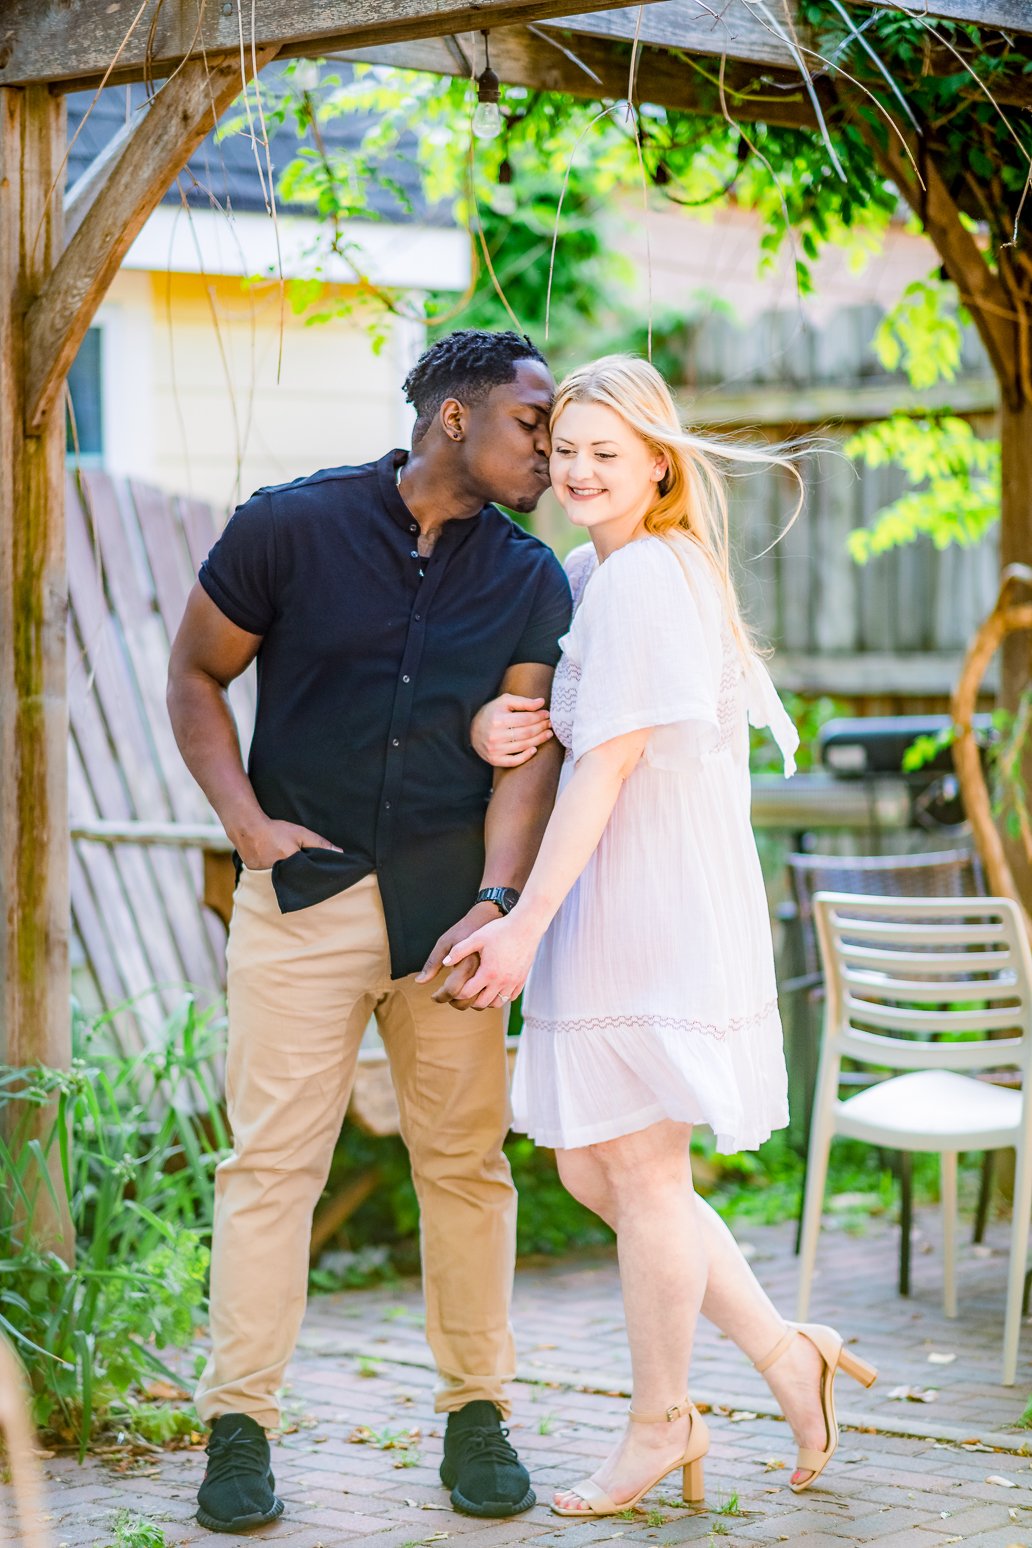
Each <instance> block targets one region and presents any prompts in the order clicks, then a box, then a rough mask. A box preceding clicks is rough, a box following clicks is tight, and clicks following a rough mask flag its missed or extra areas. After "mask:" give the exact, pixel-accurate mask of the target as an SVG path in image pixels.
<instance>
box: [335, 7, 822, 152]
mask: <svg viewBox="0 0 1032 1548" xmlns="http://www.w3.org/2000/svg"><path fill="white" fill-rule="evenodd" d="M451 41H452V40H451V39H448V38H423V39H417V40H415V41H414V42H411V43H389V44H386V45H383V46H381V47H379V48H365V49H349V50H347V52H346V53H342V54H340V55H334V56H333V57H334V58H341V59H344V60H347V61H349V62H353V63H365V64H383V65H392V66H394V67H395V68H396V69H400V70H426V71H429V72H430V73H431V74H433V75H452V76H459V77H462V76H468V75H469V63H468V61H467V60H465V59H463V58H462V57H457V56H456V53H455V52H454V51H453V50H452V49H451V48H449V46H448V45H449V43H450V42H451ZM571 55H572V56H573V57H571ZM629 63H630V48H629V47H628V46H627V45H626V44H623V43H617V42H613V41H612V40H610V39H606V38H593V37H582V36H576V37H574V36H568V35H560V34H558V33H556V34H554V36H552V35H551V29H549V34H547V35H546V33H545V29H544V28H539V27H533V28H529V27H501V28H499V30H498V31H497V32H492V34H491V66H492V69H494V70H495V71H497V73H498V75H499V77H500V78H501V79H502V80H503V81H505V82H506V83H507V84H509V85H511V86H527V87H530V88H531V90H535V91H558V92H565V93H567V94H568V95H569V96H571V97H586V98H589V99H593V98H598V97H608V98H620V97H624V96H626V94H627V83H628V66H629ZM764 73H765V76H766V78H767V80H766V84H765V85H764V86H763V87H761V88H759V89H758V90H757V89H756V87H755V83H756V69H755V67H754V66H752V65H749V64H740V63H739V62H738V61H737V60H728V62H727V64H726V65H725V68H724V91H725V96H726V99H727V103H728V108H729V110H730V112H731V114H732V115H733V116H734V117H735V118H736V119H741V120H742V121H749V120H753V119H757V118H762V119H763V121H764V122H765V123H769V124H777V125H779V126H780V127H783V128H788V129H812V128H813V127H814V125H815V120H814V116H813V108H812V106H811V104H810V101H809V98H808V97H807V95H806V92H805V91H804V89H803V86H802V83H801V82H800V80H799V72H798V70H795V69H793V70H792V71H787V70H773V69H768V70H767V71H765V72H764ZM636 81H637V87H636V91H637V95H638V96H639V97H641V98H644V99H645V100H646V101H649V102H661V103H662V104H663V105H664V106H665V107H669V108H675V109H679V110H680V111H682V112H686V113H692V112H699V111H700V110H701V105H702V99H701V90H700V85H701V82H700V77H699V76H698V74H697V73H696V72H695V71H694V70H693V69H692V67H691V65H690V64H687V63H686V62H685V60H684V59H683V58H682V57H681V56H680V55H674V54H672V53H670V52H669V51H668V50H664V49H659V48H651V47H648V48H643V49H642V50H641V54H640V58H639V61H638V68H637V71H636ZM750 88H753V94H752V95H749V90H750ZM743 93H745V95H742V94H743ZM711 95H712V96H713V98H714V102H713V111H714V112H717V111H719V108H718V106H717V102H716V93H715V92H711Z"/></svg>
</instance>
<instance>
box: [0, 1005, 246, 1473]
mask: <svg viewBox="0 0 1032 1548" xmlns="http://www.w3.org/2000/svg"><path fill="white" fill-rule="evenodd" d="M220 1033H221V1027H220V1025H219V1023H218V1021H217V1019H216V1017H215V1015H214V1013H212V1012H209V1013H207V1014H205V1015H201V1014H200V1013H199V1012H198V1010H197V1007H196V1004H195V1002H194V1001H193V1000H192V999H186V1000H184V1002H183V1005H182V1006H181V1007H180V1009H179V1011H177V1013H176V1014H175V1015H174V1016H173V1017H171V1018H170V1020H169V1021H168V1022H167V1023H166V1025H165V1026H164V1027H163V1029H162V1031H161V1034H160V1036H159V1037H158V1039H157V1041H156V1043H155V1044H154V1045H153V1046H151V1047H149V1048H147V1049H145V1050H144V1051H142V1052H139V1053H125V1052H123V1051H122V1050H121V1049H120V1048H119V1047H118V1045H117V1041H116V1039H115V1036H114V1032H113V1022H112V1021H111V1020H110V1019H109V1018H101V1019H99V1020H98V1021H96V1022H93V1023H88V1022H86V1021H85V1020H84V1019H83V1018H82V1017H81V1016H76V1017H75V1019H74V1043H73V1046H74V1058H73V1063H72V1069H71V1071H70V1072H60V1071H54V1070H46V1069H41V1068H33V1069H9V1070H7V1071H6V1072H5V1073H4V1074H3V1076H2V1078H0V1121H2V1122H0V1132H2V1134H3V1136H4V1138H2V1139H0V1166H2V1168H3V1170H4V1173H5V1175H6V1177H7V1180H8V1182H9V1187H8V1188H7V1189H6V1190H5V1191H4V1194H3V1196H2V1198H0V1326H3V1327H4V1328H5V1329H6V1331H7V1332H8V1333H9V1334H10V1335H11V1337H12V1338H13V1339H14V1340H15V1343H16V1346H17V1348H18V1351H19V1353H20V1355H21V1358H22V1361H23V1363H24V1365H25V1369H26V1373H27V1376H28V1380H29V1385H30V1390H31V1394H32V1407H33V1418H34V1420H35V1422H36V1424H37V1425H38V1426H39V1427H40V1429H42V1430H43V1431H44V1432H45V1433H48V1434H50V1435H52V1436H54V1437H56V1438H58V1439H60V1440H64V1441H69V1440H74V1441H76V1442H77V1443H78V1446H79V1453H80V1456H81V1455H82V1454H83V1453H84V1452H85V1450H86V1447H87V1445H88V1444H89V1441H90V1439H91V1436H93V1435H94V1433H95V1432H96V1430H97V1428H98V1427H103V1426H104V1424H105V1423H106V1422H107V1421H108V1418H109V1416H110V1415H112V1414H114V1413H117V1415H118V1422H119V1423H120V1424H123V1425H124V1424H125V1422H126V1415H127V1414H128V1415H129V1418H130V1419H131V1418H132V1415H133V1413H134V1412H136V1410H134V1409H133V1407H132V1405H131V1404H129V1405H128V1406H127V1402H126V1399H127V1395H128V1394H130V1393H131V1392H133V1391H134V1389H136V1390H138V1389H141V1388H142V1387H143V1385H144V1383H146V1381H147V1380H148V1379H152V1378H153V1377H154V1376H155V1375H161V1376H163V1377H164V1378H165V1379H166V1380H168V1379H171V1380H173V1381H175V1380H176V1378H175V1376H174V1375H173V1373H172V1372H170V1371H169V1370H168V1369H167V1367H166V1366H165V1364H164V1362H163V1361H162V1359H161V1357H160V1354H159V1351H160V1350H163V1349H166V1348H183V1347H186V1346H187V1345H189V1344H190V1343H191V1342H192V1340H193V1337H194V1333H195V1329H196V1327H197V1324H198V1322H199V1321H200V1319H201V1316H202V1312H203V1307H204V1291H205V1278H206V1274H207V1267H208V1257H209V1251H208V1244H207V1243H208V1237H209V1233H210V1229H211V1209H212V1192H213V1189H212V1173H213V1171H214V1167H215V1165H216V1163H217V1161H218V1159H219V1157H220V1155H221V1154H222V1153H223V1150H224V1147H225V1144H226V1139H227V1136H226V1134H225V1130H224V1126H223V1124H222V1121H221V1118H220V1109H219V1104H218V1101H217V1097H216V1092H217V1085H216V1083H215V1081H214V1078H213V1061H214V1057H215V1055H216V1052H217V1050H218V1048H219V1047H220V1043H221V1036H220ZM41 1113H42V1114H46V1115H48V1118H49V1127H48V1128H46V1129H45V1132H44V1134H43V1136H42V1138H39V1137H36V1138H33V1137H32V1136H33V1133H34V1132H35V1131H36V1130H37V1129H38V1126H39V1117H40V1114H41ZM55 1155H59V1157H60V1173H61V1177H62V1179H63V1183H64V1187H65V1188H66V1190H67V1196H68V1200H69V1203H70V1208H71V1217H72V1223H73V1226H74V1230H75V1237H76V1245H75V1258H74V1262H73V1263H72V1264H67V1263H65V1262H64V1261H63V1259H62V1258H60V1257H59V1256H58V1255H57V1254H56V1253H54V1252H49V1251H45V1250H42V1249H41V1247H40V1246H39V1245H38V1244H37V1243H36V1242H35V1241H34V1240H33V1236H32V1216H33V1206H34V1202H35V1201H37V1200H38V1199H39V1197H40V1190H42V1189H48V1190H49V1191H50V1192H51V1193H53V1184H52V1182H51V1179H50V1175H49V1172H48V1165H47V1163H48V1161H49V1162H52V1160H53V1158H54V1156H55ZM139 1412H141V1413H142V1409H141V1410H139ZM142 1423H143V1420H142V1419H141V1424H142Z"/></svg>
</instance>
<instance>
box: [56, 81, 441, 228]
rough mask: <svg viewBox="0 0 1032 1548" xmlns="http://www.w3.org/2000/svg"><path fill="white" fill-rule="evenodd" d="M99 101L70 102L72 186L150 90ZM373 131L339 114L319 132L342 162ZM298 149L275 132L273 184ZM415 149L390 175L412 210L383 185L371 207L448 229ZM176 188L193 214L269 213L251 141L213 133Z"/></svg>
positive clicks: (282, 206)
mask: <svg viewBox="0 0 1032 1548" xmlns="http://www.w3.org/2000/svg"><path fill="white" fill-rule="evenodd" d="M277 68H282V67H277V66H272V67H270V70H267V71H266V72H265V75H266V77H268V76H269V74H270V72H271V71H274V70H276V69H277ZM347 68H348V67H347V66H346V65H339V64H338V65H335V66H334V70H333V73H334V75H335V76H336V77H338V78H343V77H344V75H345V72H346V70H347ZM94 95H95V94H94V93H93V92H91V91H79V92H70V93H69V94H68V99H67V101H68V139H69V141H71V139H72V137H73V135H75V132H76V130H77V129H80V126H81V132H80V133H79V135H78V138H77V139H76V140H75V144H74V145H73V146H72V149H71V151H70V153H69V157H68V167H67V182H68V185H69V186H70V185H71V184H73V183H74V182H75V181H76V179H77V178H78V177H79V176H80V175H81V174H82V173H83V172H84V171H85V170H86V168H87V167H88V166H89V164H90V162H91V161H92V160H93V158H94V157H95V156H96V155H97V154H98V153H99V152H100V151H101V150H103V148H104V146H105V145H106V144H107V143H108V141H109V140H110V139H111V138H112V137H113V136H114V135H115V134H116V133H117V132H118V130H119V129H120V128H121V127H122V125H123V124H124V123H125V121H126V115H127V112H132V111H133V110H134V109H135V108H136V107H138V106H139V104H140V103H141V102H143V101H144V99H145V87H144V86H143V85H142V84H137V85H133V86H109V87H106V88H105V90H104V91H102V92H101V93H100V95H99V97H97V100H96V102H93V98H94ZM91 103H93V106H92V108H90V104H91ZM84 119H85V122H84ZM368 123H369V120H368V119H364V118H362V117H360V116H359V115H357V114H338V115H335V116H334V117H332V118H329V119H328V120H327V121H326V122H325V123H324V124H322V125H321V126H320V128H321V131H322V137H323V140H324V142H325V145H326V148H327V151H328V153H329V154H330V155H331V156H334V155H336V156H339V155H340V154H341V153H342V152H347V151H354V150H356V149H357V148H358V145H359V143H360V141H361V139H362V136H363V134H364V133H365V130H366V128H367V127H368ZM297 147H298V139H297V136H296V134H295V133H294V128H293V124H292V122H291V123H287V124H284V125H276V126H272V125H270V130H269V155H270V159H271V161H272V169H273V175H274V178H276V179H278V178H279V176H280V174H281V173H282V171H283V169H284V168H285V167H286V166H287V164H288V163H289V162H290V161H292V160H293V159H294V156H295V155H296V154H297ZM413 149H414V147H413V146H412V145H409V146H408V147H405V146H403V148H402V152H401V154H399V155H398V156H397V157H396V159H395V160H394V161H393V163H392V164H391V165H390V167H389V168H387V169H386V170H387V171H388V172H389V174H390V179H391V180H393V181H394V182H395V183H397V184H398V185H399V187H400V188H401V189H403V190H404V193H405V195H406V196H407V198H408V199H409V201H410V202H411V209H407V208H406V207H405V206H404V204H403V203H402V202H401V201H400V200H399V199H398V198H397V197H396V196H395V195H394V194H393V193H392V192H390V191H389V190H387V189H384V188H382V187H380V186H379V185H378V186H377V187H376V188H375V189H374V191H373V195H372V200H371V202H372V205H373V209H374V210H375V211H376V213H377V215H379V216H380V218H381V219H387V220H394V221H408V220H419V221H422V222H424V223H428V224H432V225H451V224H452V220H451V216H450V213H449V211H448V209H447V207H446V206H443V205H438V206H436V207H430V206H428V205H427V204H426V201H425V199H424V198H423V194H422V188H421V185H420V179H419V173H418V169H417V167H416V165H415V160H414V156H413V155H412V151H413ZM406 152H407V153H406ZM259 154H260V156H261V160H262V172H263V175H264V173H265V166H266V157H265V152H264V150H261V151H260V152H259ZM179 184H180V185H181V186H182V189H183V191H184V193H185V196H186V199H187V202H188V203H189V204H190V205H192V206H193V207H194V208H198V209H201V208H208V207H209V206H210V204H211V201H212V198H214V199H215V200H217V201H218V204H219V205H220V206H222V207H223V208H227V207H229V208H232V209H234V210H237V211H243V210H258V211H264V209H265V196H264V193H263V191H262V180H261V178H260V177H259V175H258V168H257V166H256V163H255V153H254V147H253V146H252V144H251V141H250V139H249V138H248V137H247V135H246V134H231V135H229V136H227V137H226V138H225V139H222V140H220V141H219V142H218V143H216V140H215V135H214V133H212V134H209V135H208V137H207V139H205V140H204V142H203V144H201V145H200V146H199V147H198V149H197V150H196V151H195V152H194V154H193V156H191V158H190V161H189V164H188V166H187V168H186V169H185V170H184V172H183V173H182V174H181V175H180V179H179ZM163 202H164V203H166V204H169V203H172V204H178V203H179V202H180V192H179V186H177V185H176V184H175V183H173V185H172V187H171V188H170V189H169V191H168V192H167V193H166V194H165V196H164V200H163ZM277 209H278V210H279V211H280V213H288V214H296V215H313V214H315V210H314V208H313V206H311V205H308V204H296V203H286V202H283V201H281V200H279V199H277Z"/></svg>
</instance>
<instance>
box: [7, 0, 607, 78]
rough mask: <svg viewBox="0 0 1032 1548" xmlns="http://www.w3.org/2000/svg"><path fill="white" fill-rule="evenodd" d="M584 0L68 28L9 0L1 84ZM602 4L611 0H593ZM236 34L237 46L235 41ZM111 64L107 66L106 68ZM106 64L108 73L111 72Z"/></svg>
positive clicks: (94, 10)
mask: <svg viewBox="0 0 1032 1548" xmlns="http://www.w3.org/2000/svg"><path fill="white" fill-rule="evenodd" d="M582 3H583V0H320V3H319V4H318V5H314V4H313V3H312V0H218V3H217V4H216V3H212V0H179V3H178V4H176V5H171V4H165V3H163V0H149V4H148V5H147V8H146V10H145V11H144V12H143V14H142V15H140V16H139V17H138V18H135V17H134V9H135V8H134V7H132V6H127V5H100V4H91V5H90V6H89V12H90V14H89V22H88V25H81V26H75V25H74V22H75V18H74V16H73V15H72V13H71V11H70V9H69V6H68V4H67V0H6V4H5V6H4V9H3V13H2V16H0V86H31V85H38V84H46V85H48V86H51V87H54V86H58V87H61V88H63V89H65V90H75V89H78V88H80V87H87V86H94V85H96V84H97V83H98V82H99V81H100V80H102V79H104V78H107V80H108V81H109V82H111V83H116V82H125V81H142V80H154V79H158V78H160V77H161V76H162V75H163V74H167V73H168V72H169V70H170V69H171V68H173V67H175V66H177V65H179V64H181V63H182V62H183V61H184V60H188V59H203V60H206V61H207V62H208V63H209V65H210V64H212V63H213V62H216V61H223V60H225V59H227V58H230V57H231V58H236V59H239V58H240V57H241V55H242V54H250V53H251V52H252V50H254V49H257V50H264V49H267V48H270V47H271V48H272V49H273V51H274V54H283V55H290V54H297V53H309V54H311V53H326V52H332V51H334V50H338V49H342V48H368V47H374V46H376V45H378V44H381V43H393V42H399V41H401V40H402V39H412V38H427V37H438V36H441V35H443V34H446V33H456V32H465V31H473V30H480V29H481V28H485V27H489V28H491V27H503V26H507V25H510V24H511V23H514V22H521V21H523V22H526V21H537V20H540V19H545V18H548V17H553V16H562V15H564V14H565V13H566V12H567V11H573V10H576V9H577V6H578V4H582ZM596 3H597V4H598V5H599V6H600V7H601V8H602V9H605V8H606V7H607V6H609V5H613V4H616V3H618V0H596ZM241 40H243V46H241ZM112 67H113V68H112ZM109 72H110V73H109Z"/></svg>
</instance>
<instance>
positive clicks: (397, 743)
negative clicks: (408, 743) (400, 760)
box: [391, 737, 401, 747]
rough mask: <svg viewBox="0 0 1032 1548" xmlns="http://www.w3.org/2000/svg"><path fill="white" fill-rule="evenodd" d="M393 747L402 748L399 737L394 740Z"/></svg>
mask: <svg viewBox="0 0 1032 1548" xmlns="http://www.w3.org/2000/svg"><path fill="white" fill-rule="evenodd" d="M391 746H392V747H400V746H401V743H400V742H399V741H398V738H397V737H395V738H394V740H393V742H392V743H391Z"/></svg>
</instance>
